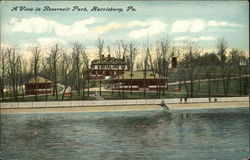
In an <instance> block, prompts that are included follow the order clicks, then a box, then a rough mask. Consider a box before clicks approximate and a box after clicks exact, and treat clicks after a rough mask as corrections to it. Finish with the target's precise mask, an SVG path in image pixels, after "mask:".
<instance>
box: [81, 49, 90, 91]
mask: <svg viewBox="0 0 250 160" xmlns="http://www.w3.org/2000/svg"><path fill="white" fill-rule="evenodd" d="M82 59H83V69H82V70H83V71H84V70H85V71H86V72H87V73H88V72H89V58H88V55H87V53H86V51H83V52H82ZM87 77H88V78H87V85H88V96H89V74H88V75H87ZM85 85H86V76H85V77H84V78H83V79H82V87H83V94H82V95H83V96H84V95H85Z"/></svg>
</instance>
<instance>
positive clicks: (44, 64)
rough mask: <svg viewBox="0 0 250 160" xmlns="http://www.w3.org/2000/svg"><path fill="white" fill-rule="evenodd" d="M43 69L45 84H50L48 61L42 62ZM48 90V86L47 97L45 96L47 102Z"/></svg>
mask: <svg viewBox="0 0 250 160" xmlns="http://www.w3.org/2000/svg"><path fill="white" fill-rule="evenodd" d="M42 67H43V72H42V73H43V74H44V77H45V83H46V84H47V83H48V79H47V78H48V63H47V62H46V59H43V60H42ZM47 92H48V88H47V86H46V96H45V98H46V101H48V93H47Z"/></svg>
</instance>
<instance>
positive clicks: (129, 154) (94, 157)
mask: <svg viewBox="0 0 250 160" xmlns="http://www.w3.org/2000/svg"><path fill="white" fill-rule="evenodd" d="M248 155H249V109H248V108H246V107H245V108H230V109H193V110H170V111H163V110H162V111H128V112H82V113H69V112H67V113H46V114H44V113H43V114H4V115H1V158H2V159H4V160H10V159H11V160H28V159H32V160H39V159H44V160H45V159H46V160H50V159H58V160H59V159H60V160H68V159H71V160H103V159H105V160H116V159H117V160H180V159H188V160H193V159H197V160H199V159H203V160H229V159H230V160H231V159H233V160H240V159H243V158H245V157H247V156H248Z"/></svg>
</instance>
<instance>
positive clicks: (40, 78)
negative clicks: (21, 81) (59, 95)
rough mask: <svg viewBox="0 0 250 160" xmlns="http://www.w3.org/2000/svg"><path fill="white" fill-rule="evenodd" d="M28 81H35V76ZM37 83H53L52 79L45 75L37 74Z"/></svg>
mask: <svg viewBox="0 0 250 160" xmlns="http://www.w3.org/2000/svg"><path fill="white" fill-rule="evenodd" d="M28 83H35V77H33V78H32V79H30V80H29V82H28ZM36 83H52V81H50V80H48V79H46V78H44V77H41V76H37V77H36Z"/></svg>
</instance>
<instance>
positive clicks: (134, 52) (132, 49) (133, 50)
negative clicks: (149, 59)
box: [129, 42, 138, 95]
mask: <svg viewBox="0 0 250 160" xmlns="http://www.w3.org/2000/svg"><path fill="white" fill-rule="evenodd" d="M137 54H138V52H137V48H136V46H135V43H133V42H131V43H129V69H130V94H131V95H132V90H133V88H132V79H133V76H134V74H133V72H134V63H135V57H136V56H137Z"/></svg>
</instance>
